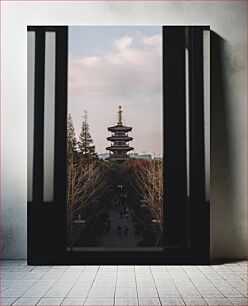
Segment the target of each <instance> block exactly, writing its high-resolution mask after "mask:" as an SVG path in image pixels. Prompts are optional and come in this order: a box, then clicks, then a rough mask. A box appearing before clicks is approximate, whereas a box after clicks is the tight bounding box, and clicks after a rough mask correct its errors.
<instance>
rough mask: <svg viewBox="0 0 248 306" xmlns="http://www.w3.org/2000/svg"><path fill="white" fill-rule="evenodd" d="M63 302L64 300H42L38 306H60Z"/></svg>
mask: <svg viewBox="0 0 248 306" xmlns="http://www.w3.org/2000/svg"><path fill="white" fill-rule="evenodd" d="M62 301H63V298H42V299H41V300H40V301H39V303H38V304H37V305H44V306H48V305H49V306H51V305H56V306H58V305H60V304H61V303H62Z"/></svg>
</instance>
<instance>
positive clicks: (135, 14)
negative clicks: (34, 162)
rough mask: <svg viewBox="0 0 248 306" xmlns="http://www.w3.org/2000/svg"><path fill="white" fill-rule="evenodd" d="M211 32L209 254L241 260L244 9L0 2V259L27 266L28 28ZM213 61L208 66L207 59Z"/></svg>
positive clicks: (236, 5)
mask: <svg viewBox="0 0 248 306" xmlns="http://www.w3.org/2000/svg"><path fill="white" fill-rule="evenodd" d="M35 24H36V25H41V24H46V25H52V24H54V25H59V24H60V25H83V24H86V25H90V24H92V25H94V24H95V25H96V24H97V25H103V24H105V25H114V24H119V25H129V24H131V25H162V24H165V25H166V24H167V25H176V24H177V25H178V24H181V25H186V24H191V25H197V24H199V25H210V26H211V29H212V30H213V31H214V32H216V33H217V34H218V35H219V36H220V39H219V40H218V41H219V44H217V45H216V47H214V48H213V49H212V59H213V60H215V63H214V65H213V66H212V70H214V75H212V80H214V84H213V86H212V105H211V107H212V109H211V116H212V117H211V118H212V119H211V120H212V122H211V124H212V127H211V129H212V140H211V154H212V157H211V253H212V257H213V258H245V257H246V250H247V247H246V232H247V231H246V218H247V213H246V147H247V142H246V102H247V89H246V68H247V66H246V43H247V37H246V3H245V1H243V2H242V1H204V2H202V1H199V2H196V1H192V2H190V1H187V2H185V1H182V2H180V1H176V2H174V1H169V2H168V1H165V2H162V1H161V2H158V1H155V2H143V3H142V2H140V1H138V2H132V3H130V2H127V3H125V2H120V3H115V2H114V1H110V2H104V1H103V2H99V1H96V2H94V3H92V2H79V1H75V2H72V1H69V2H65V1H59V2H52V1H44V2H40V1H33V2H32V1H26V2H21V1H18V2H17V1H14V2H11V1H4V2H2V29H1V31H2V47H1V48H2V54H1V56H2V58H1V63H2V110H1V117H2V130H1V132H2V150H1V152H2V154H1V158H2V161H1V162H2V167H1V172H2V173H1V177H2V182H1V183H2V192H1V197H2V202H1V203H2V205H1V213H2V214H1V217H2V220H1V225H2V228H3V234H4V241H3V257H4V258H26V253H27V251H26V242H27V241H26V240H27V239H26V234H27V218H26V180H27V179H26V177H27V175H26V173H27V170H26V168H27V167H26V166H27V161H26V159H27V157H26V156H27V139H26V138H27V137H26V135H27V116H26V114H27V109H26V105H27V94H26V71H27V60H26V52H27V50H26V45H27V41H26V38H27V32H26V26H27V25H35ZM213 55H214V58H213Z"/></svg>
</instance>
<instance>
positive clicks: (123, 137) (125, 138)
mask: <svg viewBox="0 0 248 306" xmlns="http://www.w3.org/2000/svg"><path fill="white" fill-rule="evenodd" d="M107 140H109V141H121V140H123V141H131V140H133V137H130V136H127V135H113V136H109V137H107Z"/></svg>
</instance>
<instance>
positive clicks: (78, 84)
mask: <svg viewBox="0 0 248 306" xmlns="http://www.w3.org/2000/svg"><path fill="white" fill-rule="evenodd" d="M68 68H69V90H68V112H69V113H71V115H72V119H73V123H74V127H75V131H76V135H77V136H78V135H79V133H80V128H81V122H82V116H83V113H84V110H87V112H88V123H89V127H90V133H91V136H92V138H93V141H94V145H95V146H96V152H97V153H103V152H106V149H105V148H106V147H107V146H108V145H109V142H108V141H107V139H106V138H107V137H108V136H109V132H108V131H107V128H108V127H109V126H112V125H115V124H116V119H117V108H118V106H119V105H121V106H122V109H123V119H124V124H125V125H127V126H132V128H133V130H132V132H130V133H129V135H130V136H132V137H133V138H134V140H133V141H132V142H130V145H131V146H133V147H134V151H133V152H137V153H144V152H146V153H151V154H152V155H154V154H155V155H156V156H162V147H163V140H162V138H163V130H162V126H163V120H162V114H163V110H162V28H161V27H157V26H151V27H148V26H145V27H143V26H125V27H124V26H103V27H100V26H80V27H69V67H68Z"/></svg>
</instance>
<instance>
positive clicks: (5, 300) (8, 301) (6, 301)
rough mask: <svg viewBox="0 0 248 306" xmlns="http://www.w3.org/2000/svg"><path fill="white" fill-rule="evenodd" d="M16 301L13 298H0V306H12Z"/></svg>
mask: <svg viewBox="0 0 248 306" xmlns="http://www.w3.org/2000/svg"><path fill="white" fill-rule="evenodd" d="M15 300H16V298H15V297H13V298H11V297H1V298H0V305H1V306H5V305H6V306H7V305H12V303H14V302H15Z"/></svg>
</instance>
